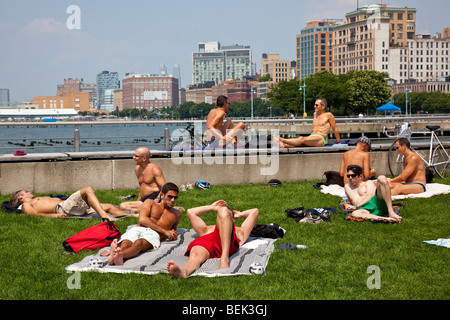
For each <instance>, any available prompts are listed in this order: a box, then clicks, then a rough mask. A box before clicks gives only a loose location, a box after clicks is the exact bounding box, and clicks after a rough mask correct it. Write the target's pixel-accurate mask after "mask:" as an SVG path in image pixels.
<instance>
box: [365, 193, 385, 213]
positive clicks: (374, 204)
mask: <svg viewBox="0 0 450 320" xmlns="http://www.w3.org/2000/svg"><path fill="white" fill-rule="evenodd" d="M359 209H364V210H367V211H369V213H371V214H374V215H376V216H384V215H385V214H386V213H387V212H388V208H387V205H386V202H384V200H383V199H379V198H377V194H376V193H375V195H374V196H373V197H372V198H370V200H369V201H368V202H367V203H366V204H365V205H363V206H362V207H361V208H359Z"/></svg>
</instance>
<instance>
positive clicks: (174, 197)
mask: <svg viewBox="0 0 450 320" xmlns="http://www.w3.org/2000/svg"><path fill="white" fill-rule="evenodd" d="M166 197H167V198H168V199H169V200H172V199H175V200H177V199H178V196H171V195H170V194H168V195H167V196H166Z"/></svg>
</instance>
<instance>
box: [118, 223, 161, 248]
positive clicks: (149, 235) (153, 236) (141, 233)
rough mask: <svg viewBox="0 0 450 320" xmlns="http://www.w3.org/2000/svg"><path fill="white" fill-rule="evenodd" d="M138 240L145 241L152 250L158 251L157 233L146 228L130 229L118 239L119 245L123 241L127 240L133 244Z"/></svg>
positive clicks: (158, 239)
mask: <svg viewBox="0 0 450 320" xmlns="http://www.w3.org/2000/svg"><path fill="white" fill-rule="evenodd" d="M139 239H145V240H147V241H148V242H149V243H150V244H151V245H152V246H153V248H154V249H159V245H160V243H161V241H160V237H159V234H158V232H156V231H155V230H153V229H150V228H146V227H138V226H136V227H133V228H131V229H130V230H128V231H127V232H125V233H124V234H123V235H122V236H121V237H120V240H119V243H120V242H122V241H123V240H129V241H131V242H133V243H134V242H135V241H136V240H139Z"/></svg>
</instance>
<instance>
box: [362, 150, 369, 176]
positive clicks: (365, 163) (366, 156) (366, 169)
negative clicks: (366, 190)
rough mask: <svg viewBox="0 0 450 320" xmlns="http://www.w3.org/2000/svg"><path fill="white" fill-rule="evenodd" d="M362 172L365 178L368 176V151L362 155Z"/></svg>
mask: <svg viewBox="0 0 450 320" xmlns="http://www.w3.org/2000/svg"><path fill="white" fill-rule="evenodd" d="M363 170H364V172H363V174H364V178H365V179H369V178H370V157H369V154H368V153H364V157H363Z"/></svg>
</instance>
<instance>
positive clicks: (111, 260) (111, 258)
mask: <svg viewBox="0 0 450 320" xmlns="http://www.w3.org/2000/svg"><path fill="white" fill-rule="evenodd" d="M118 242H119V241H118V240H117V239H114V240H113V242H111V250H110V254H109V258H108V263H109V264H111V265H112V264H114V253H115V251H116V249H117V243H118Z"/></svg>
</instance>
